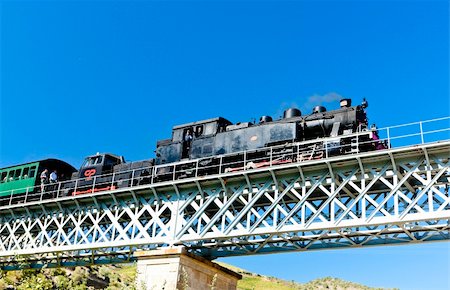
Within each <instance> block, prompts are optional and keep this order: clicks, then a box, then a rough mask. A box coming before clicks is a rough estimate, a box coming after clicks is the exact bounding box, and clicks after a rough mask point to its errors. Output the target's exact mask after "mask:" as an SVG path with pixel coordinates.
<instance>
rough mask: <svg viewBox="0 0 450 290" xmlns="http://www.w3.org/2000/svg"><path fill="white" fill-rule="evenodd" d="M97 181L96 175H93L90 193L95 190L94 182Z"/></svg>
mask: <svg viewBox="0 0 450 290" xmlns="http://www.w3.org/2000/svg"><path fill="white" fill-rule="evenodd" d="M96 181H97V176H94V180H93V181H92V193H94V191H95V182H96Z"/></svg>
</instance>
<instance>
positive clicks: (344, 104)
mask: <svg viewBox="0 0 450 290" xmlns="http://www.w3.org/2000/svg"><path fill="white" fill-rule="evenodd" d="M340 104H341V108H348V107H351V106H352V99H342V100H341V101H340Z"/></svg>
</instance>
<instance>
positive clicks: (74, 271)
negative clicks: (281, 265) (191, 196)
mask: <svg viewBox="0 0 450 290" xmlns="http://www.w3.org/2000/svg"><path fill="white" fill-rule="evenodd" d="M220 264H221V265H222V266H224V267H227V268H229V269H231V270H233V271H235V272H238V273H240V274H242V276H243V277H242V280H241V281H239V283H238V289H239V290H316V289H334V290H344V289H346V290H369V289H382V288H371V287H367V286H364V285H360V284H356V283H352V282H347V281H344V280H340V279H337V278H332V277H326V278H321V279H316V280H313V281H310V282H308V283H306V284H300V283H296V282H294V281H285V280H281V279H277V278H274V277H267V276H262V275H259V274H254V273H250V272H248V271H245V270H242V269H239V268H237V267H233V266H231V265H227V264H224V263H220ZM0 274H2V275H1V278H0V290H4V289H5V290H6V289H8V290H13V289H14V290H53V289H71V290H86V289H108V290H119V289H128V290H136V287H135V284H134V281H135V277H136V266H135V265H129V264H128V265H107V266H106V265H103V266H92V267H75V268H65V269H63V268H58V269H43V270H22V271H11V272H4V273H0ZM212 288H215V287H212ZM184 290H188V289H184ZM190 290H195V289H190ZM214 290H220V289H214Z"/></svg>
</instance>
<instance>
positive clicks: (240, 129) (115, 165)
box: [0, 99, 386, 203]
mask: <svg viewBox="0 0 450 290" xmlns="http://www.w3.org/2000/svg"><path fill="white" fill-rule="evenodd" d="M366 108H367V102H366V101H365V100H364V101H363V102H362V104H361V105H357V106H352V105H351V100H350V99H343V100H341V102H340V108H339V109H336V110H332V111H327V110H326V109H325V107H323V106H316V107H315V108H314V109H313V111H312V113H311V114H309V115H304V116H302V114H301V112H300V110H298V109H296V108H290V109H287V110H286V111H285V112H284V115H283V118H280V119H278V120H273V119H272V118H271V117H269V116H262V117H261V118H260V120H259V123H254V122H243V123H236V124H233V123H231V122H230V121H228V120H226V119H224V118H221V117H218V118H214V119H209V120H204V121H197V122H192V123H188V124H183V125H178V126H175V127H173V130H172V138H170V139H166V140H160V141H158V142H157V146H156V157H155V158H154V159H149V160H143V161H138V162H129V163H126V162H125V159H124V158H123V157H122V156H117V155H114V154H99V153H97V154H95V155H92V156H88V157H86V159H85V161H84V163H83V165H82V166H81V168H80V169H79V170H78V171H76V172H73V171H74V170H75V169H73V168H72V169H71V170H70V171H67V170H66V169H67V168H65V167H64V166H63V167H61V166H62V165H61V166H60V167H59V168H58V166H56V165H52V167H54V168H48V169H50V170H54V169H55V170H57V171H58V172H59V173H60V174H61V176H60V177H61V178H60V180H59V181H62V182H60V183H51V184H48V185H45V184H39V180H40V179H38V178H37V176H40V174H41V172H42V171H43V170H44V169H43V167H42V168H41V167H39V168H41V169H39V170H40V171H41V172H37V174H36V171H39V170H38V169H37V165H36V167H32V168H35V169H33V170H34V171H33V170H31V169H30V170H31V171H33V174H32V177H33V180H31V179H30V180H31V181H30V184H31V183H32V184H33V186H31V187H30V186H29V187H27V188H26V190H25V189H24V188H23V185H22V184H23V183H21V182H19V181H22V180H24V179H26V178H25V176H27V175H28V173H27V172H28V171H27V172H25V171H26V170H29V169H23V174H22V175H23V176H22V177H21V176H19V175H20V172H22V171H21V170H22V169H20V170H19V169H17V170H16V169H14V170H10V169H9V168H7V169H5V170H3V171H4V172H3V173H4V175H5V177H6V174H9V175H11V178H10V179H11V180H17V182H15V183H14V184H17V186H16V185H14V184H13V183H12V181H9V180H8V178H5V180H3V179H2V182H3V183H4V184H2V185H3V187H4V188H8V189H9V190H8V191H9V192H11V193H8V192H1V193H0V203H1V199H2V197H5V198H6V200H7V201H12V200H13V198H12V197H14V199H15V198H16V197H17V198H19V199H20V198H22V196H23V194H25V199H27V197H28V199H27V200H30V199H29V197H31V196H32V195H34V196H35V198H45V197H47V198H52V197H56V196H61V195H77V194H86V193H92V192H96V191H103V190H112V189H116V188H121V187H129V186H132V185H141V184H148V183H151V182H161V181H169V180H175V179H182V178H188V177H199V176H205V175H211V174H220V173H226V172H234V171H240V170H247V169H257V168H260V167H265V166H272V165H277V164H285V163H293V162H303V161H305V160H314V159H321V158H328V157H332V156H339V155H345V154H351V153H359V152H364V151H371V150H377V149H384V148H386V145H385V144H384V143H383V142H381V140H379V138H378V135H377V131H376V128H369V127H368V120H367V116H366V112H365V109H366ZM41 163H42V162H41ZM30 164H31V163H30ZM30 164H28V165H29V166H28V167H30V166H34V165H35V164H34V163H33V164H31V165H30ZM36 164H37V163H36ZM42 164H44V163H42ZM54 164H65V163H64V162H62V161H60V162H59V163H58V162H57V163H54ZM22 167H23V166H22ZM28 167H27V168H28ZM30 170H29V171H30ZM31 171H30V172H31ZM8 172H9V173H8ZM17 172H18V173H17ZM71 172H73V173H72V176H71V178H70V179H69V180H61V179H62V173H64V174H66V175H67V174H70V173H71ZM3 173H2V174H3ZM9 175H8V176H9ZM30 177H31V176H30ZM28 179H29V178H28ZM28 179H26V180H28ZM7 181H8V183H7V184H6V182H7ZM27 186H28V185H27ZM15 187H17V188H15ZM19 187H21V188H19ZM42 192H45V193H46V196H45V197H43V196H42ZM50 192H51V194H49V193H50Z"/></svg>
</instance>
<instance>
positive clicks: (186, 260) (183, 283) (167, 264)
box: [134, 246, 242, 290]
mask: <svg viewBox="0 0 450 290" xmlns="http://www.w3.org/2000/svg"><path fill="white" fill-rule="evenodd" d="M134 255H135V257H137V260H138V262H137V276H136V283H137V289H143V290H144V289H149V290H150V289H158V290H159V289H164V290H188V289H190V290H219V289H221V290H222V289H225V290H235V289H236V287H237V282H238V280H240V279H242V276H241V275H240V274H238V273H236V272H233V271H231V270H229V269H227V268H224V267H222V266H220V265H219V264H217V263H214V262H211V261H209V260H206V259H204V258H202V257H199V256H196V255H193V254H191V253H188V252H186V250H185V248H184V247H182V246H177V247H169V248H161V249H157V250H152V251H138V252H135V254H134Z"/></svg>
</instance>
